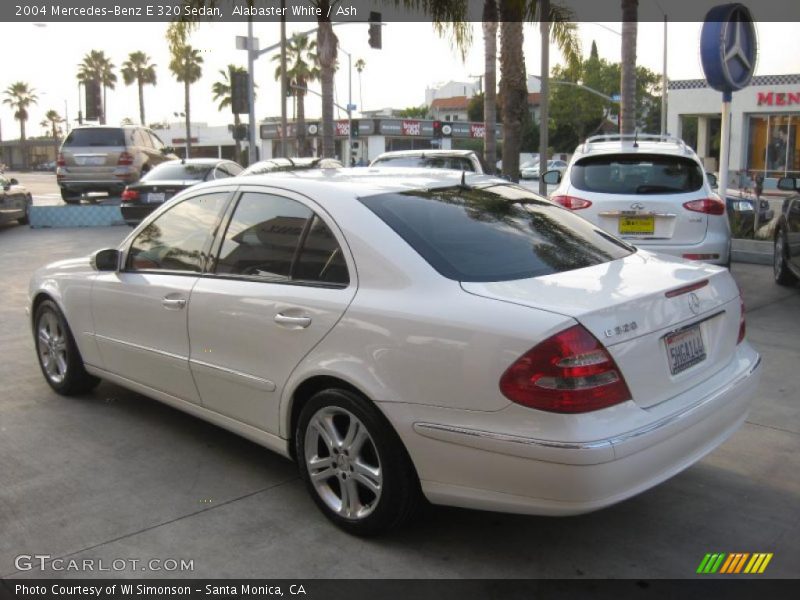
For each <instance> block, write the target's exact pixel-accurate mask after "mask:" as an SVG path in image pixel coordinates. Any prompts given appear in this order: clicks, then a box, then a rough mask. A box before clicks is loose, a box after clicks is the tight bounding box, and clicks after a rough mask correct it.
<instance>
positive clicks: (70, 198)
mask: <svg viewBox="0 0 800 600" xmlns="http://www.w3.org/2000/svg"><path fill="white" fill-rule="evenodd" d="M61 199H62V200H63V201H64V202H66V203H67V204H80V202H81V194H80V192H70V191H69V190H68V189H66V188H61Z"/></svg>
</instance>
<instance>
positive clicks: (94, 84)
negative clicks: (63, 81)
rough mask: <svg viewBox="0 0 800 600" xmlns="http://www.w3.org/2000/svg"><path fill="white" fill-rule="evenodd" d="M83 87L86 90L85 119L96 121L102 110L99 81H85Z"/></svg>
mask: <svg viewBox="0 0 800 600" xmlns="http://www.w3.org/2000/svg"><path fill="white" fill-rule="evenodd" d="M83 89H84V90H85V91H86V120H87V121H97V120H99V119H100V114H101V113H102V112H103V98H102V96H101V95H100V82H99V81H85V82H84V83H83Z"/></svg>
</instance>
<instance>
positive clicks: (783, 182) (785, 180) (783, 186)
mask: <svg viewBox="0 0 800 600" xmlns="http://www.w3.org/2000/svg"><path fill="white" fill-rule="evenodd" d="M11 181H14V180H13V179H12V180H11ZM778 189H779V190H786V191H789V192H793V191H795V190H796V189H797V178H796V177H781V178H780V179H778Z"/></svg>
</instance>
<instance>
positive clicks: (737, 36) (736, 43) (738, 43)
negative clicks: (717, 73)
mask: <svg viewBox="0 0 800 600" xmlns="http://www.w3.org/2000/svg"><path fill="white" fill-rule="evenodd" d="M731 25H733V27H734V30H733V46H731V48H730V50H728V51H727V52H726V53H725V62H726V63H728V62H730V61H731V59H734V58H735V59H737V60H738V61H739V62H740V63H741V64H742V66H743V67H744V69H745V71H749V70H750V69H751V68H752V67H753V65H752V63H751V62H750V58H749V57H748V56H747V54H746V53H745V51H744V48H743V47H742V22H741V21H736V22H733V23H731V22H729V23H728V27H730V26H731ZM726 33H727V32H726ZM725 37H726V38H727V35H726V36H725Z"/></svg>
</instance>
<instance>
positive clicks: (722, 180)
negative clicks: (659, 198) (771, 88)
mask: <svg viewBox="0 0 800 600" xmlns="http://www.w3.org/2000/svg"><path fill="white" fill-rule="evenodd" d="M757 57H758V41H757V39H756V26H755V23H754V22H753V17H752V15H751V14H750V10H749V9H748V8H747V7H746V6H745V5H743V4H722V5H720V6H715V7H714V8H712V9H711V10H709V11H708V13H707V14H706V18H705V21H704V23H703V31H702V34H701V36H700V59H701V62H702V64H703V71H704V72H705V75H706V80H707V81H708V85H710V86H711V87H712V88H713V89H715V90H719V91H720V92H722V127H721V128H720V138H721V140H720V155H719V163H720V164H719V186H718V189H719V192H720V194H721V195H722V199H723V202H724V201H725V195H726V194H727V190H728V163H729V155H730V130H731V127H730V125H731V100H732V99H733V92H735V91H738V90H740V89H742V88H744V87H747V85H749V84H750V80H751V79H752V78H753V72H754V71H755V68H756V58H757Z"/></svg>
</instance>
